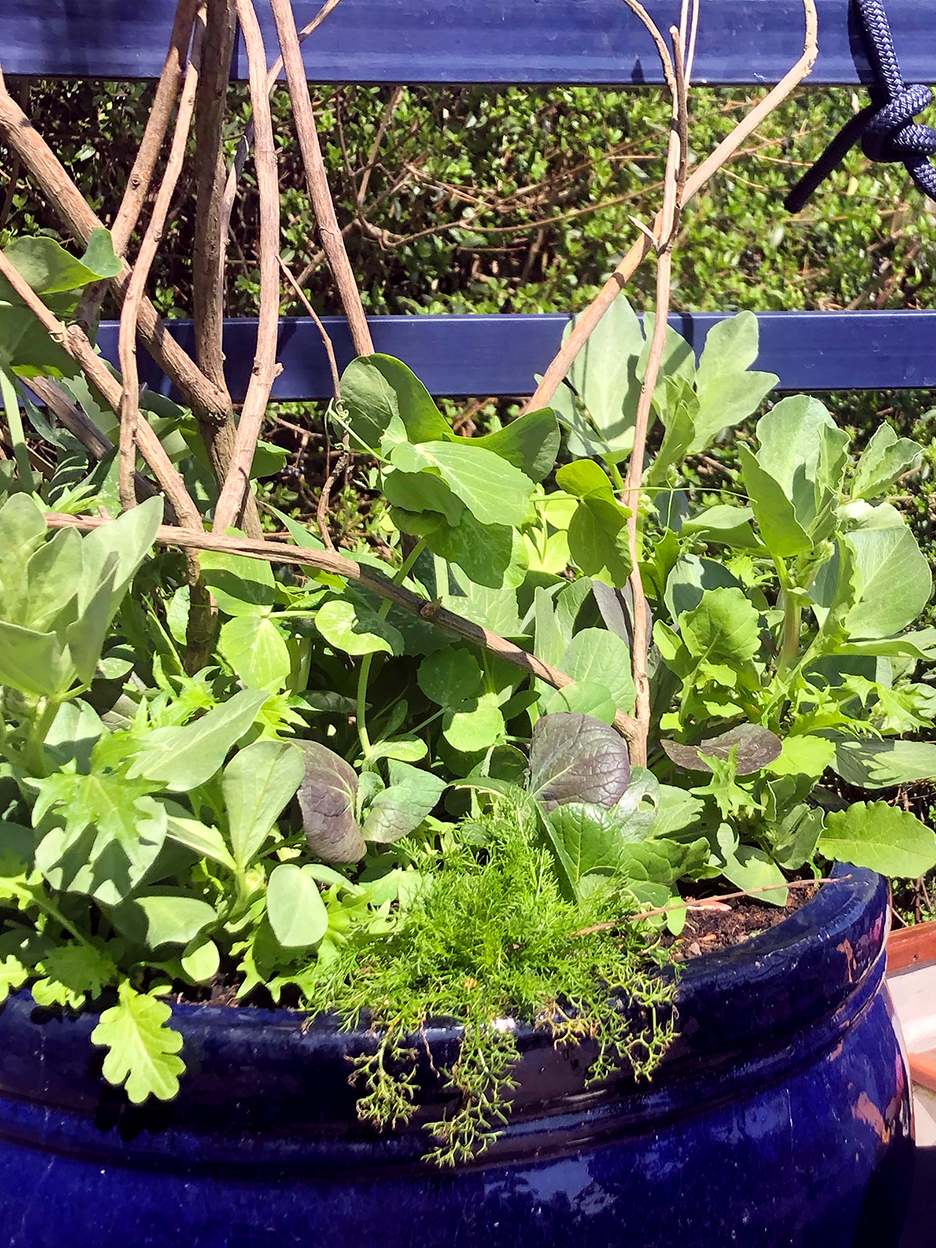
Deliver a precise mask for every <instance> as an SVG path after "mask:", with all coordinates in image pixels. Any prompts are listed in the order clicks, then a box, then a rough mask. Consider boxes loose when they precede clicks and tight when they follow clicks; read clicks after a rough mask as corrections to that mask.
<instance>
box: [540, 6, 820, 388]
mask: <svg viewBox="0 0 936 1248" xmlns="http://www.w3.org/2000/svg"><path fill="white" fill-rule="evenodd" d="M803 8H804V10H805V16H806V40H805V48H804V51H803V55H802V56H801V57H800V59H799V60H798V61H797V62H796V64H795V65H794V66H793V68H792V69H791V70H790V72H789V73H788V74H786V75H785V76H784V77H783V78H782V79H781V81H780V82H779V83H778V84H777V85H776V86H775V87H774V89H773V90H772V91H770V92H769V93H768V94H767V95H766V96H764V98H763V99H762V100H761V102H760V103H759V104H756V105H755V106H754V107H753V108H752V109H751V110H750V112H749V113H748V114H747V115H746V116H745V117H744V118H743V119H742V120H741V121H740V122H739V123H738V125H737V126H736V127H735V128H734V130H732V132H731V134H729V135H728V136H727V137H726V138H724V139H722V141H721V143H719V144H718V146H717V147H716V148H715V150H714V151H713V152H712V154H711V155H710V156H708V157H707V158H706V159H705V160H704V161H703V162H702V164H701V165H698V166H697V168H696V169H695V170H694V171H693V172H692V173H691V174H690V175H689V176H688V178H687V179H686V186H685V192H684V195H683V203H684V204H685V203H688V201H689V200H690V199H692V198H693V196H695V195H697V194H698V193H699V191H700V190H701V189H702V187H703V186H705V184H706V183H707V182H708V181H709V180H710V179H711V178H712V177H713V176H714V174H716V173H717V172H718V170H719V169H721V167H722V166H723V165H724V164H726V163H727V161H729V160H730V159H731V157H732V156H733V155H734V154H735V152H736V151H737V150H738V148H739V147H740V146H741V144H742V143H743V142H744V141H745V139H747V138H748V137H749V135H751V134H752V133H753V132H754V131H755V130H756V129H757V127H758V126H759V125H760V124H761V122H762V121H763V120H764V118H765V117H767V116H768V115H769V114H770V113H772V112H773V110H774V109H775V108H777V107H778V106H779V105H780V104H782V103H783V101H784V100H785V99H786V98H787V96H788V95H789V94H790V92H791V91H793V89H794V88H795V87H797V86H798V85H799V84H800V83H801V82H802V81H803V79H804V78H805V77H806V75H807V74H808V73H809V72H810V70H811V69H812V67H813V65H814V64H815V62H816V56H817V54H818V51H819V16H818V13H817V11H816V0H803ZM690 62H691V58H687V61H686V77H687V78H688V77H689V76H690V68H691V65H690ZM659 222H660V215H658V216H657V221H656V223H655V226H654V232H655V233H656V234H658V233H659ZM652 250H653V244H652V243H651V242H650V240H649V239H648V238H646V237H641V238H639V239H638V240H637V241H636V243H634V245H633V246H632V247H631V249H630V251H628V253H627V255H626V256H625V257H624V258H623V260H621V262H620V264H618V266H617V268H616V269H615V270H614V272H613V273H612V274H611V276H610V277H609V278H608V280H607V281H606V282H605V284H604V286H602V288H601V290H600V291H599V292H598V294H597V295H596V296H595V298H594V299H593V300H592V302H591V303H590V304H589V306H588V307H587V308H586V309H585V311H584V312H582V313H581V315H580V316H579V317H578V318H577V320H576V323H575V325H574V326H573V328H572V332H571V333H570V334H569V337H568V338H567V339H566V341H565V342H564V343H563V344H562V347H561V348H560V350H559V352H558V354H557V355H556V357H555V359H554V360H553V361H552V363H551V364H550V365H549V367H548V368H547V370H546V372H545V373H544V374H543V380H542V381H541V382H540V383H539V385H538V386H537V387H536V392H535V393H534V394H533V396H532V397H531V398H530V399H529V401H528V402H527V403H525V404H524V407H523V410H524V412H535V411H537V410H538V409H539V408H541V407H548V405H549V404H550V402H551V401H552V397H553V395H554V394H555V393H556V391H557V390H558V389H559V386H560V385H561V383H562V380H563V378H564V377H565V375H566V374H567V373H568V371H569V369H570V368H571V367H572V365H573V364H574V362H575V360H576V358H577V356H578V354H579V352H580V351H581V350H582V348H583V347H584V346H585V343H586V342H587V341H588V338H589V335H590V334H591V333H592V332H593V330H594V328H595V326H596V325H597V324H598V322H599V321H600V320H601V318H602V317H603V316H604V314H605V313H606V312H607V311H608V309H609V308H610V307H611V304H612V303H614V300H615V299H616V298H617V296H618V295H619V294H620V293H621V291H622V290H623V289H624V287H625V286H626V285H627V283H628V282H629V281H630V279H631V277H632V276H633V274H634V272H635V271H636V270H637V268H638V267H639V266H640V264H641V263H642V262H643V260H645V259H646V257H647V256H648V255H649V254H650V252H651V251H652Z"/></svg>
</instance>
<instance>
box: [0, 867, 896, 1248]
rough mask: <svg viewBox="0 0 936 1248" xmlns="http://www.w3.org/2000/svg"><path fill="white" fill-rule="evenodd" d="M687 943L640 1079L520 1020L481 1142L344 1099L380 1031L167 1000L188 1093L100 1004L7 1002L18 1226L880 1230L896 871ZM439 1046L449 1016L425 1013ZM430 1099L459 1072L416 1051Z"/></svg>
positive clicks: (878, 1241) (868, 1246) (825, 1241)
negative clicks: (451, 1149)
mask: <svg viewBox="0 0 936 1248" xmlns="http://www.w3.org/2000/svg"><path fill="white" fill-rule="evenodd" d="M840 875H847V876H848V877H849V878H847V879H845V880H843V881H842V882H839V883H836V884H834V885H831V886H828V887H826V888H824V889H823V890H822V891H821V892H820V893H819V895H818V896H817V897H816V898H815V899H813V900H812V901H810V902H809V903H808V904H807V905H805V906H804V907H803V908H802V909H801V910H800V911H799V913H798V914H796V915H795V916H793V917H792V918H789V919H787V920H786V921H785V922H784V923H782V924H780V925H779V926H778V927H776V928H774V929H773V930H772V931H770V932H767V933H765V934H764V935H762V936H759V937H756V938H755V939H753V940H751V941H749V942H747V943H746V944H744V945H742V946H739V947H737V948H735V949H733V950H731V951H729V952H728V953H725V954H718V955H711V956H709V957H708V958H705V959H703V960H701V961H699V962H697V963H694V964H692V965H690V966H689V967H688V968H687V969H686V971H685V973H684V975H683V976H682V979H681V985H680V1037H679V1039H678V1040H677V1042H676V1043H675V1045H674V1046H673V1048H672V1049H671V1051H670V1052H669V1054H668V1055H667V1058H666V1060H665V1063H664V1065H663V1067H662V1068H661V1069H660V1071H659V1072H658V1074H657V1076H656V1077H655V1079H654V1081H653V1083H652V1084H646V1083H644V1084H641V1085H637V1086H635V1085H634V1084H633V1083H632V1082H630V1081H628V1080H625V1079H623V1078H622V1079H620V1080H619V1081H617V1082H611V1083H609V1084H606V1085H603V1086H602V1087H601V1088H598V1089H589V1088H586V1086H585V1068H586V1066H587V1059H588V1054H587V1053H585V1052H581V1051H580V1052H578V1053H577V1054H576V1053H573V1054H571V1055H569V1054H565V1055H564V1054H562V1053H557V1052H556V1051H555V1050H554V1049H553V1048H552V1046H551V1045H550V1043H549V1041H548V1039H547V1038H546V1037H545V1036H543V1035H540V1034H537V1033H532V1032H528V1031H527V1032H523V1033H521V1036H520V1040H521V1048H522V1050H523V1059H522V1061H521V1063H520V1068H519V1071H518V1078H519V1083H520V1086H519V1089H518V1092H517V1100H516V1104H515V1112H514V1113H513V1115H512V1117H511V1122H510V1124H509V1126H508V1127H507V1128H506V1130H505V1131H504V1133H503V1136H502V1137H501V1138H500V1140H499V1142H498V1143H497V1144H496V1145H495V1146H494V1148H493V1149H492V1150H491V1151H490V1152H488V1153H486V1154H485V1155H484V1156H483V1157H482V1159H481V1160H480V1161H479V1162H477V1163H476V1164H474V1165H472V1166H469V1167H465V1168H463V1169H459V1170H457V1171H455V1172H452V1173H440V1172H439V1171H438V1170H435V1169H433V1168H431V1167H429V1166H427V1165H426V1164H425V1163H423V1162H422V1161H420V1156H421V1154H422V1153H423V1151H424V1150H425V1147H426V1139H425V1136H424V1135H422V1134H421V1132H420V1131H419V1129H418V1126H414V1127H413V1128H411V1129H409V1130H407V1131H401V1132H399V1133H397V1134H394V1135H390V1136H386V1137H381V1136H378V1135H375V1134H373V1133H372V1132H370V1131H369V1130H367V1129H365V1128H363V1127H361V1126H360V1125H359V1124H358V1122H357V1119H356V1115H355V1106H354V1093H353V1092H352V1091H351V1090H350V1089H349V1087H348V1082H347V1076H348V1070H349V1065H348V1060H347V1059H348V1054H349V1053H352V1052H354V1051H359V1050H360V1049H361V1048H362V1047H366V1046H367V1044H368V1043H369V1041H368V1038H367V1037H362V1036H353V1035H351V1036H349V1035H342V1034H340V1033H338V1032H337V1031H336V1030H335V1029H334V1028H333V1027H331V1026H329V1025H328V1024H327V1023H316V1024H315V1025H313V1026H311V1027H306V1028H305V1029H303V1027H302V1022H303V1020H302V1018H301V1017H298V1016H296V1015H290V1014H288V1013H285V1012H283V1013H266V1012H262V1011H255V1010H247V1009H244V1010H231V1009H227V1010H226V1009H219V1008H208V1007H198V1006H186V1007H179V1008H178V1009H177V1011H176V1015H177V1024H178V1025H179V1026H180V1027H181V1029H182V1030H183V1032H184V1034H185V1048H184V1056H185V1059H186V1062H187V1064H188V1068H189V1071H188V1073H187V1074H186V1076H185V1077H184V1081H183V1091H182V1094H181V1096H180V1097H179V1098H178V1100H177V1101H176V1102H174V1103H172V1104H169V1105H160V1106H157V1107H155V1108H147V1107H144V1108H142V1109H133V1108H131V1107H129V1106H128V1105H127V1104H126V1103H125V1101H124V1100H123V1097H122V1094H119V1093H116V1092H114V1090H113V1089H110V1088H109V1087H108V1086H107V1085H106V1084H105V1083H104V1081H103V1080H102V1078H101V1076H100V1074H99V1073H98V1072H99V1063H100V1050H95V1049H94V1048H93V1046H92V1045H91V1043H90V1040H89V1036H90V1033H91V1030H92V1028H93V1027H94V1023H95V1019H94V1018H93V1017H90V1016H87V1017H85V1016H81V1017H78V1018H61V1017H57V1016H54V1015H51V1014H49V1013H48V1012H45V1011H41V1010H39V1009H38V1008H37V1007H36V1006H35V1004H34V1003H33V1001H32V1000H31V998H30V997H29V995H28V994H27V993H21V994H19V995H17V996H15V997H12V998H11V999H10V1000H9V1001H8V1002H7V1004H6V1006H5V1007H4V1008H3V1010H2V1012H0V1225H2V1227H3V1242H4V1244H6V1245H8V1248H61V1246H62V1244H66V1245H68V1248H91V1246H92V1245H93V1246H94V1248H126V1245H128V1244H129V1245H131V1246H132V1248H300V1246H302V1248H312V1246H314V1245H317V1244H319V1243H321V1242H323V1241H324V1240H325V1238H326V1237H328V1238H329V1239H331V1240H332V1241H333V1242H337V1243H339V1244H340V1245H341V1248H373V1245H374V1244H379V1245H380V1248H455V1246H456V1245H457V1248H482V1245H483V1248H508V1246H509V1248H514V1246H515V1245H517V1244H521V1245H537V1248H552V1246H554V1245H555V1246H556V1248H558V1246H559V1245H561V1246H562V1248H569V1245H570V1244H574V1243H578V1244H580V1245H582V1248H612V1246H613V1248H618V1246H623V1245H627V1246H628V1248H702V1245H705V1248H721V1246H722V1245H727V1244H732V1245H737V1246H740V1248H790V1246H795V1248H872V1246H873V1248H888V1246H891V1245H896V1244H897V1243H898V1239H899V1230H900V1223H901V1222H902V1219H903V1215H904V1211H905V1208H906V1203H907V1197H908V1192H909V1181H910V1170H911V1167H912V1144H911V1142H910V1119H909V1100H908V1082H907V1075H906V1070H905V1066H904V1060H903V1056H902V1053H901V1048H900V1045H899V1042H898V1039H897V1035H896V1033H895V1030H894V1023H893V1016H892V1010H891V1006H890V1001H889V998H888V996H887V991H886V988H885V987H884V983H883V972H884V941H885V936H886V930H887V889H886V885H885V882H884V881H883V880H882V879H881V878H880V877H878V876H875V875H873V874H872V873H870V872H867V871H859V870H856V869H854V868H847V869H840ZM428 1041H429V1045H430V1047H431V1049H432V1050H433V1051H434V1053H435V1054H436V1056H437V1057H442V1058H443V1059H444V1058H445V1056H446V1054H451V1052H452V1051H453V1046H454V1044H455V1043H456V1037H455V1033H453V1032H452V1031H451V1030H446V1029H444V1028H438V1029H434V1030H432V1031H431V1032H430V1033H429V1034H428ZM422 1073H423V1093H422V1103H423V1104H424V1105H425V1106H426V1111H425V1112H426V1113H427V1114H429V1113H432V1114H434V1116H437V1115H438V1111H439V1108H440V1105H441V1104H442V1103H443V1102H444V1100H445V1095H446V1094H445V1090H444V1088H443V1087H442V1086H441V1083H440V1081H439V1080H438V1079H437V1078H436V1077H435V1076H434V1075H433V1072H432V1067H431V1064H430V1063H429V1061H428V1058H427V1060H426V1064H425V1069H424V1071H423V1072H422Z"/></svg>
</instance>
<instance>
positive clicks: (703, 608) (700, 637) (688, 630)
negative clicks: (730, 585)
mask: <svg viewBox="0 0 936 1248" xmlns="http://www.w3.org/2000/svg"><path fill="white" fill-rule="evenodd" d="M679 618H680V624H681V626H682V637H683V643H684V645H685V646H686V648H687V649H688V651H689V653H690V654H691V655H692V656H693V657H694V658H697V659H700V660H704V661H706V662H716V663H717V662H719V661H725V662H728V663H737V662H745V661H747V660H750V659H753V658H754V656H755V655H756V654H757V653H758V651H759V650H760V644H761V642H760V631H759V628H758V624H759V617H758V614H757V609H756V608H755V607H754V606H753V605H752V604H751V603H750V602H749V601H748V599H747V598H746V597H745V596H744V593H743V592H742V591H741V590H740V589H713V590H710V591H709V592H708V593H707V594H706V595H705V597H704V598H703V599H702V601H701V602H700V603H699V605H698V606H697V607H696V608H695V610H694V611H687V612H685V613H684V614H683V615H681V616H680V617H679Z"/></svg>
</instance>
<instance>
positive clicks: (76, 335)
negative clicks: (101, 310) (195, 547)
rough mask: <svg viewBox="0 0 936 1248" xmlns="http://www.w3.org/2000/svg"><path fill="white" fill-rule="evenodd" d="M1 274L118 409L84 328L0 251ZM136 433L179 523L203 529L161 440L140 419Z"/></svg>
mask: <svg viewBox="0 0 936 1248" xmlns="http://www.w3.org/2000/svg"><path fill="white" fill-rule="evenodd" d="M0 274H2V275H3V276H4V277H5V278H6V280H7V281H8V282H9V283H10V285H11V286H12V287H13V290H14V292H15V294H16V296H17V298H19V299H21V300H22V302H23V303H24V304H25V305H26V307H27V308H29V310H30V312H32V313H33V315H34V316H35V317H36V318H37V320H38V321H39V323H40V324H41V325H42V327H43V329H45V330H46V332H47V333H48V334H49V336H50V337H51V338H53V339H54V341H55V342H57V343H58V344H59V346H60V347H61V348H62V349H63V350H64V351H66V352H67V353H68V354H69V355H70V356H71V358H72V359H73V360H74V361H75V363H76V364H77V365H78V366H79V367H80V368H81V370H82V371H83V372H84V374H85V376H86V377H87V379H88V381H90V382H91V384H92V385H93V386H94V387H95V389H97V390H99V391H100V393H101V395H102V396H103V398H104V401H105V402H106V403H108V404H109V405H110V406H111V407H112V408H113V409H114V411H115V412H117V411H118V410H119V409H120V382H119V381H117V380H116V378H115V377H114V375H113V373H112V372H111V371H110V369H109V368H108V367H107V365H106V364H105V363H104V361H103V360H102V359H101V357H100V356H99V355H98V354H97V353H96V352H95V350H94V348H93V347H92V346H91V343H90V342H89V341H88V339H87V336H86V335H85V333H84V330H82V329H81V328H79V326H77V325H68V326H66V325H64V324H63V323H62V322H61V321H60V320H59V319H58V317H57V316H55V315H54V314H53V313H52V312H50V311H49V309H48V308H47V307H46V306H45V304H44V303H43V302H42V300H41V299H40V298H39V296H38V295H37V294H36V293H35V292H34V291H33V289H32V287H31V286H30V285H29V284H28V283H27V282H26V281H25V279H24V278H22V277H21V276H20V274H19V272H18V271H17V269H15V268H14V267H13V265H12V264H11V263H10V261H9V260H8V259H7V257H6V256H5V255H4V253H3V252H2V251H0ZM138 435H139V442H140V451H141V452H142V454H143V457H144V458H145V460H146V462H147V463H148V464H149V466H150V467H151V468H152V470H153V475H154V476H155V478H156V480H157V481H158V482H159V484H160V486H161V487H162V489H163V492H164V493H165V495H166V497H167V498H168V499H169V501H170V502H171V503H172V506H173V507H174V508H175V513H176V515H177V516H178V518H179V522H180V523H181V524H185V525H191V526H192V527H193V528H198V529H200V528H202V527H203V526H202V520H201V515H200V513H199V511H198V508H197V507H196V506H195V504H194V503H193V502H192V499H191V497H190V496H189V493H188V490H187V489H186V488H185V482H184V481H183V480H182V477H181V476H180V475H179V473H178V472H177V471H176V469H175V468H174V467H173V465H172V462H171V461H170V459H169V456H168V455H167V454H166V452H165V450H164V449H163V446H162V443H161V442H160V441H159V439H158V438H157V437H156V434H155V433H154V432H153V430H152V428H151V427H150V426H149V425H148V424H147V422H146V421H141V422H140V426H139V430H138Z"/></svg>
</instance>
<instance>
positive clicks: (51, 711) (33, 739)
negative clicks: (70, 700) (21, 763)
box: [23, 698, 60, 777]
mask: <svg viewBox="0 0 936 1248" xmlns="http://www.w3.org/2000/svg"><path fill="white" fill-rule="evenodd" d="M59 706H60V702H59V701H58V700H57V699H55V698H40V699H39V701H38V702H37V704H36V714H35V715H34V716H33V720H32V723H31V724H30V725H29V734H28V736H27V737H26V746H25V749H24V751H23V753H24V754H25V756H26V764H27V766H28V767H29V771H30V774H31V775H33V776H36V777H41V776H44V775H46V762H45V749H44V748H43V747H44V745H45V739H46V737H47V736H48V733H49V729H50V728H51V727H52V721H53V720H54V719H55V716H56V715H57V714H58V709H59Z"/></svg>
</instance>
